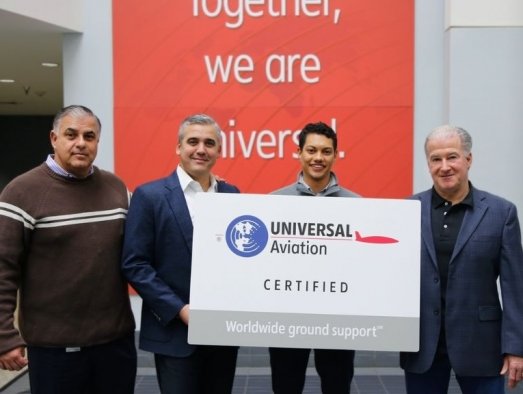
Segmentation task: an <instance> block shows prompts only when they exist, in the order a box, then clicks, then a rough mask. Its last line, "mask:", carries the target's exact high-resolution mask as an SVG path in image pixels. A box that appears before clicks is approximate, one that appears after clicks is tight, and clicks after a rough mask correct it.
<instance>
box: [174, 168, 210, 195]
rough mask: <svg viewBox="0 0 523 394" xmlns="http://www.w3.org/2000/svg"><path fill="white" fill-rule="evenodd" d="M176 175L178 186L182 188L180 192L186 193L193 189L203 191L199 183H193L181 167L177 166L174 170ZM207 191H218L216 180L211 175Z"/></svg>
mask: <svg viewBox="0 0 523 394" xmlns="http://www.w3.org/2000/svg"><path fill="white" fill-rule="evenodd" d="M176 174H177V175H178V180H179V181H180V186H181V187H182V190H183V191H184V192H186V191H187V190H188V189H193V190H195V191H203V188H202V186H201V185H200V183H199V182H197V181H195V180H194V179H192V178H191V176H190V175H189V174H187V172H185V170H184V169H183V168H182V166H180V165H178V167H177V168H176ZM209 190H212V191H215V192H216V191H218V182H217V181H216V178H215V177H214V176H213V175H212V174H211V186H210V188H209Z"/></svg>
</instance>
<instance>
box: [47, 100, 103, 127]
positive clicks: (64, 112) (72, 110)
mask: <svg viewBox="0 0 523 394" xmlns="http://www.w3.org/2000/svg"><path fill="white" fill-rule="evenodd" d="M68 115H73V116H82V115H84V116H85V115H86V116H92V117H93V118H95V119H96V123H98V129H99V130H98V131H99V132H100V133H101V132H102V122H100V119H98V116H96V115H95V114H94V112H93V111H91V110H90V109H89V108H87V107H84V106H83V105H69V106H67V107H64V108H62V109H61V110H60V112H58V113H57V114H56V115H55V117H54V120H53V130H56V132H58V129H59V128H60V122H61V120H62V119H63V118H64V117H66V116H68Z"/></svg>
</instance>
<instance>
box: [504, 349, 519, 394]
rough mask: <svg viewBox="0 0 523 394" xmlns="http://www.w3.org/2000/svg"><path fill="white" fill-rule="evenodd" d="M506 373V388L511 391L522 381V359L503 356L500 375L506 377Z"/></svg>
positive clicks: (509, 355)
mask: <svg viewBox="0 0 523 394" xmlns="http://www.w3.org/2000/svg"><path fill="white" fill-rule="evenodd" d="M507 372H508V387H509V388H511V389H513V388H514V387H516V386H517V385H518V383H519V382H520V381H521V380H522V379H523V357H519V356H513V355H512V354H507V355H505V358H504V359H503V368H501V372H500V374H501V375H506V374H507Z"/></svg>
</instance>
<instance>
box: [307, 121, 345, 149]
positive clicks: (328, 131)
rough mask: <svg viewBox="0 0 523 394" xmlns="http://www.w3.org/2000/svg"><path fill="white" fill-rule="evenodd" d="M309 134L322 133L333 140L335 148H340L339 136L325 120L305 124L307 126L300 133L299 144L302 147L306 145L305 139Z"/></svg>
mask: <svg viewBox="0 0 523 394" xmlns="http://www.w3.org/2000/svg"><path fill="white" fill-rule="evenodd" d="M309 134H321V135H324V136H325V137H327V138H328V139H331V140H332V146H333V147H334V150H335V151H337V150H338V136H337V135H336V132H335V131H334V130H333V129H332V127H330V126H329V125H327V124H326V123H323V122H317V123H308V124H306V125H305V127H304V128H303V129H302V130H301V132H300V134H299V135H298V145H299V147H300V149H303V147H304V146H305V140H306V139H307V136H308V135H309Z"/></svg>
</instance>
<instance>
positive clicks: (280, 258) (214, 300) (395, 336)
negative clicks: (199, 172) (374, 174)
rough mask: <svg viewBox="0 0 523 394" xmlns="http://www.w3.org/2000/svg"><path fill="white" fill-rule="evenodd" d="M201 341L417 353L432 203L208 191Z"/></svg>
mask: <svg viewBox="0 0 523 394" xmlns="http://www.w3.org/2000/svg"><path fill="white" fill-rule="evenodd" d="M195 212H196V215H195V223H194V238H193V259H192V276H191V299H190V305H191V312H190V323H189V342H190V343H193V344H214V345H243V346H274V347H294V348H300V347H301V348H323V349H356V350H387V351H399V350H403V351H417V350H418V347H419V308H420V303H419V291H420V203H419V201H413V200H392V199H390V200H386V199H367V198H332V197H309V198H307V197H301V196H281V195H253V194H225V193H198V194H197V198H196V207H195Z"/></svg>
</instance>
